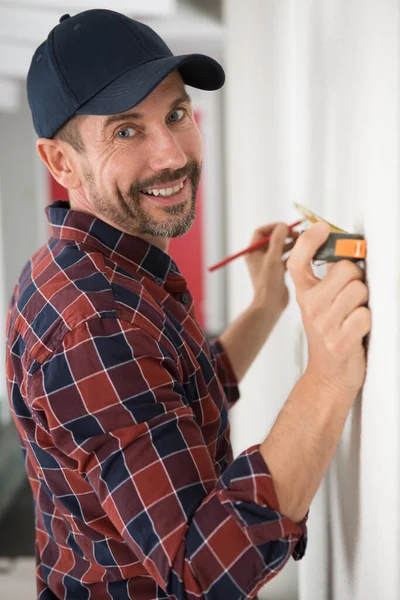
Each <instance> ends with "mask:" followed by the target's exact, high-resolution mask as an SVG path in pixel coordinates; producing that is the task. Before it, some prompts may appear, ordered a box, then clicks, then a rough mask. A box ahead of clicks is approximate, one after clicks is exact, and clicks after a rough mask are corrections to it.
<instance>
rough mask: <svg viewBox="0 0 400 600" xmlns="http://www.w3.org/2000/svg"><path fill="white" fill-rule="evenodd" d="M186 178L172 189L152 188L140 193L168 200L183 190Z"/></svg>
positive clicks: (142, 190) (144, 189) (143, 189)
mask: <svg viewBox="0 0 400 600" xmlns="http://www.w3.org/2000/svg"><path fill="white" fill-rule="evenodd" d="M185 180H186V177H185V178H184V179H183V180H182V181H180V182H179V183H177V184H176V185H175V186H172V187H166V188H161V187H154V188H142V189H141V190H140V191H141V192H142V194H147V195H148V196H163V197H164V198H169V197H170V196H175V195H176V194H178V193H179V192H180V191H181V189H182V188H183V185H184V182H185Z"/></svg>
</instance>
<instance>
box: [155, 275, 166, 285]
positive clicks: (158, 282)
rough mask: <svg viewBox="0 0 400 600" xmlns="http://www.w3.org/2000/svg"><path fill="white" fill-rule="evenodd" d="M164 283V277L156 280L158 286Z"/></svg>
mask: <svg viewBox="0 0 400 600" xmlns="http://www.w3.org/2000/svg"><path fill="white" fill-rule="evenodd" d="M163 283H164V279H163V278H162V277H157V278H156V284H157V285H162V284H163Z"/></svg>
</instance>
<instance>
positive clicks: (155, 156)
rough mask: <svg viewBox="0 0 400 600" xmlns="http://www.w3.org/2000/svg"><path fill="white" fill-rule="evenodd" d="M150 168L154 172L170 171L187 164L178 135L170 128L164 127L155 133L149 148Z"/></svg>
mask: <svg viewBox="0 0 400 600" xmlns="http://www.w3.org/2000/svg"><path fill="white" fill-rule="evenodd" d="M149 163H150V168H151V169H152V170H153V171H154V172H156V173H157V172H159V171H163V170H165V169H169V170H171V171H173V170H176V169H181V168H182V167H184V166H185V165H186V163H187V158H186V155H185V153H184V152H183V150H182V148H181V146H180V144H179V141H178V139H177V137H176V135H175V134H174V133H173V132H172V131H171V130H170V129H169V128H168V126H162V127H159V128H157V130H156V131H154V132H153V134H152V138H151V143H150V148H149Z"/></svg>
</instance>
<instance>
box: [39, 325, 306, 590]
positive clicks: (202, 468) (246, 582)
mask: <svg viewBox="0 0 400 600" xmlns="http://www.w3.org/2000/svg"><path fill="white" fill-rule="evenodd" d="M28 394H29V403H30V405H31V406H32V408H33V409H34V410H35V411H37V412H38V414H39V413H40V418H41V419H42V421H43V419H44V418H45V419H46V421H47V427H48V429H49V433H50V435H51V438H52V440H53V443H54V448H55V451H56V452H57V453H58V454H59V453H60V452H61V453H62V454H64V455H65V456H66V457H67V460H68V461H69V465H71V461H73V464H75V465H76V467H75V468H76V470H77V471H78V472H79V473H80V474H81V476H82V477H83V478H84V479H85V480H88V481H89V482H90V484H91V486H92V488H93V490H94V491H95V493H96V495H97V497H98V498H99V501H100V503H101V506H102V508H103V510H104V512H105V513H106V515H107V516H108V518H109V519H110V520H111V522H112V523H113V526H114V527H115V528H116V530H117V531H118V532H119V533H120V535H121V536H122V537H123V539H124V540H125V542H126V544H128V546H129V547H130V548H131V549H132V550H133V551H134V552H135V554H136V556H137V557H138V559H139V560H140V561H141V562H142V564H143V565H144V567H145V568H146V570H147V571H148V573H149V574H150V575H151V576H152V577H153V578H154V580H155V581H156V582H157V583H158V584H159V585H160V586H161V587H162V589H163V590H164V591H165V592H166V593H167V595H168V597H174V598H177V599H178V600H194V598H197V599H199V598H202V599H205V600H211V599H212V600H215V599H216V598H229V600H239V599H243V598H253V597H254V596H255V595H256V593H257V591H258V590H259V588H260V587H261V586H262V585H264V584H265V583H266V582H267V581H268V580H270V579H271V578H272V577H274V576H275V575H276V574H277V573H278V572H279V571H280V570H281V569H282V567H283V566H284V565H285V563H286V562H287V560H288V559H289V558H290V556H291V555H293V557H294V558H295V559H298V558H301V557H302V556H303V554H304V551H305V544H306V526H305V522H302V523H300V524H296V523H294V522H293V521H291V520H290V519H289V518H287V517H285V516H284V515H282V514H281V513H280V512H279V504H278V501H277V497H276V494H275V491H274V486H273V481H272V478H271V475H270V473H269V471H268V467H267V465H266V463H265V462H264V460H263V458H262V456H261V454H260V452H259V448H258V446H253V447H252V448H249V449H248V450H246V451H245V452H243V453H242V454H241V455H240V456H239V457H238V458H236V459H235V460H234V461H233V462H232V463H231V465H230V466H229V467H228V468H227V469H226V470H225V472H224V473H223V474H222V476H220V477H217V476H216V471H215V465H214V462H213V460H212V456H211V454H210V452H209V450H208V447H207V446H206V444H205V442H204V438H203V435H202V432H201V429H200V427H199V425H198V424H197V422H196V420H195V417H194V414H193V412H192V409H191V406H190V404H189V402H188V400H187V398H186V396H185V392H184V383H183V376H182V373H181V371H180V366H179V359H178V356H177V355H174V353H173V348H172V347H166V345H165V344H164V346H162V345H161V344H160V343H159V341H157V340H156V339H155V338H153V337H152V336H151V335H149V334H148V333H146V332H145V331H143V329H139V328H137V327H135V326H134V325H132V324H131V323H128V322H125V321H122V320H118V319H115V318H108V319H106V318H104V319H93V320H90V321H87V322H85V323H83V324H81V325H79V326H78V327H77V328H76V329H74V330H73V331H71V332H69V333H68V334H67V335H66V336H65V337H64V339H63V341H62V343H61V346H60V348H59V349H58V351H57V352H56V353H55V354H54V355H53V356H52V357H51V358H50V359H49V360H48V361H47V362H46V363H45V364H44V365H42V367H41V368H40V369H39V370H38V371H37V372H36V373H35V375H34V376H33V377H32V379H31V383H30V386H29V392H28ZM58 460H59V456H58ZM52 493H53V494H55V495H56V494H57V491H56V490H52ZM63 493H65V492H63ZM79 509H80V512H79V514H80V515H81V517H80V518H82V519H83V520H84V521H86V522H87V525H89V526H90V506H86V505H85V498H80V499H79Z"/></svg>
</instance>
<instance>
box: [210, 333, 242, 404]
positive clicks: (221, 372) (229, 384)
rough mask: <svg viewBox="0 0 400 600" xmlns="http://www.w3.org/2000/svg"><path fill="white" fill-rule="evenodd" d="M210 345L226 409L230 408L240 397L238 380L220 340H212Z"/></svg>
mask: <svg viewBox="0 0 400 600" xmlns="http://www.w3.org/2000/svg"><path fill="white" fill-rule="evenodd" d="M210 346H211V348H212V352H213V354H214V356H215V360H216V372H217V376H218V379H219V380H220V382H221V384H222V387H223V388H224V392H225V396H226V399H227V401H228V409H231V408H232V406H234V404H235V403H236V402H237V400H239V398H240V392H239V387H238V381H237V378H236V375H235V372H234V370H233V367H232V364H231V361H230V360H229V357H228V354H227V352H226V350H225V348H224V346H223V344H222V342H221V340H220V339H219V338H216V339H214V340H212V341H211V342H210Z"/></svg>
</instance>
